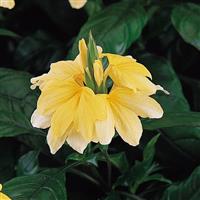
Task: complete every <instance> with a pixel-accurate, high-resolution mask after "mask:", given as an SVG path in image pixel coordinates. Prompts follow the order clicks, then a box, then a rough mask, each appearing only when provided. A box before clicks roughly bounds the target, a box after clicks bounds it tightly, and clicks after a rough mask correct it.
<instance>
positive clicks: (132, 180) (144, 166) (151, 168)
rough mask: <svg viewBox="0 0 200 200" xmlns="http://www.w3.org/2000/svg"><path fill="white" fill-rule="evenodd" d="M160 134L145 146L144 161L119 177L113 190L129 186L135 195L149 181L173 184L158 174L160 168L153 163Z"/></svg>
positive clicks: (137, 162) (136, 163)
mask: <svg viewBox="0 0 200 200" xmlns="http://www.w3.org/2000/svg"><path fill="white" fill-rule="evenodd" d="M158 137H159V134H158V135H156V136H155V137H153V138H152V139H151V140H150V141H149V142H148V143H147V145H146V146H145V148H144V152H143V160H142V161H136V162H135V165H134V166H133V167H132V168H131V169H130V170H127V171H126V172H125V173H124V174H122V175H121V176H119V177H118V179H117V181H116V182H115V184H114V186H113V188H115V187H117V186H119V185H121V186H128V187H130V190H131V192H132V193H135V192H136V191H137V189H138V187H139V186H140V185H141V184H143V183H145V182H148V181H160V182H165V183H171V182H170V181H169V180H168V179H166V178H164V177H163V175H161V174H158V173H156V172H157V171H158V170H159V169H160V168H159V166H158V165H157V164H155V163H153V159H154V155H155V144H156V142H157V140H158Z"/></svg>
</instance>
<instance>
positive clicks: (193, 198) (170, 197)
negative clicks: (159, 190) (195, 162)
mask: <svg viewBox="0 0 200 200" xmlns="http://www.w3.org/2000/svg"><path fill="white" fill-rule="evenodd" d="M199 188H200V167H197V168H196V169H195V170H194V171H193V173H192V174H191V176H190V177H189V178H188V179H187V180H185V181H183V182H181V183H174V184H173V185H171V186H170V187H168V188H167V189H166V190H165V192H164V194H163V197H162V199H161V200H184V199H188V200H199V198H200V190H199Z"/></svg>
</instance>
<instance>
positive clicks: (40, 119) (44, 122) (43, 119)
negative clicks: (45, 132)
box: [31, 109, 51, 129]
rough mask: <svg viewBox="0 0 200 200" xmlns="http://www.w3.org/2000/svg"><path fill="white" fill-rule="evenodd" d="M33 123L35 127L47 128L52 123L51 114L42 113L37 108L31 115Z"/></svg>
mask: <svg viewBox="0 0 200 200" xmlns="http://www.w3.org/2000/svg"><path fill="white" fill-rule="evenodd" d="M31 124H32V126H33V127H35V128H42V129H46V128H48V127H50V125H51V118H50V117H49V116H45V115H40V114H39V113H38V111H37V109H36V110H35V111H34V112H33V114H32V116H31Z"/></svg>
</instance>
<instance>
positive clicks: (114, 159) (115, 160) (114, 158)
mask: <svg viewBox="0 0 200 200" xmlns="http://www.w3.org/2000/svg"><path fill="white" fill-rule="evenodd" d="M109 158H110V161H111V163H112V164H113V165H114V166H115V167H117V168H118V169H119V170H120V171H121V172H125V171H127V170H128V168H129V163H128V160H127V157H126V154H125V153H124V152H121V153H116V154H110V155H109Z"/></svg>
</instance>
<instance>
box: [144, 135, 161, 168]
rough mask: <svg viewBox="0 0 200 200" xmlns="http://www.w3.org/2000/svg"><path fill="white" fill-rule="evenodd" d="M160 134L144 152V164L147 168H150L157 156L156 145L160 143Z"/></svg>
mask: <svg viewBox="0 0 200 200" xmlns="http://www.w3.org/2000/svg"><path fill="white" fill-rule="evenodd" d="M159 136H160V135H159V134H158V135H156V136H155V137H153V138H152V139H151V140H150V141H149V142H148V143H147V145H146V146H145V148H144V151H143V163H144V165H146V166H149V165H151V164H152V162H153V158H154V155H155V151H156V149H155V144H156V142H157V141H158V138H159Z"/></svg>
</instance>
